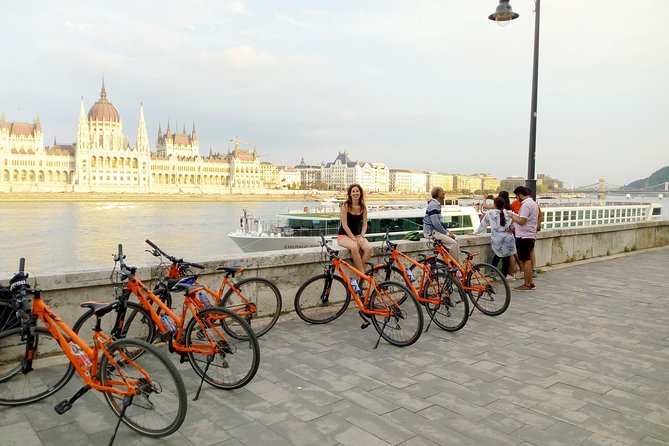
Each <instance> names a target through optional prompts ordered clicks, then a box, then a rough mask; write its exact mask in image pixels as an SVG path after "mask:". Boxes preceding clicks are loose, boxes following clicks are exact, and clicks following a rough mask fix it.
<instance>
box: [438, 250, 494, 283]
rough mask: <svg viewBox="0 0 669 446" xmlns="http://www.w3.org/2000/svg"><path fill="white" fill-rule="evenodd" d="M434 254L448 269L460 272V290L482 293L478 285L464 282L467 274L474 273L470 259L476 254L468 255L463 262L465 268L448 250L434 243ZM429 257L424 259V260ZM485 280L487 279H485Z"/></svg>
mask: <svg viewBox="0 0 669 446" xmlns="http://www.w3.org/2000/svg"><path fill="white" fill-rule="evenodd" d="M434 252H435V253H436V254H437V255H439V256H440V257H441V260H443V261H444V263H446V265H448V267H449V268H456V269H457V270H458V271H460V274H462V280H460V283H461V285H462V289H463V290H465V291H484V290H485V288H484V287H482V286H480V285H478V286H477V285H472V284H468V283H467V280H464V279H465V278H466V277H467V274H468V273H470V272H472V271H474V264H473V263H472V259H473V258H474V256H477V255H478V253H476V252H475V253H469V254H468V255H467V259H466V260H465V266H464V267H463V266H462V265H460V264H459V263H458V261H457V260H455V257H453V256H452V255H451V253H450V252H448V249H446V248H445V247H444V245H442V244H441V243H435V244H434ZM427 258H429V257H426V259H427ZM486 280H487V279H486Z"/></svg>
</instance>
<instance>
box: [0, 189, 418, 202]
mask: <svg viewBox="0 0 669 446" xmlns="http://www.w3.org/2000/svg"><path fill="white" fill-rule="evenodd" d="M344 196H345V193H344V192H334V191H300V190H296V191H274V190H268V191H263V192H262V193H257V194H242V193H233V194H139V193H138V194H129V193H118V194H106V193H77V192H67V193H48V192H41V193H40V192H10V193H0V202H30V201H34V202H44V201H73V202H119V201H122V202H145V201H149V202H151V201H156V202H159V201H165V202H172V201H174V202H178V201H187V202H225V203H235V202H262V201H320V200H323V199H326V198H344ZM428 198H429V194H428V193H424V194H404V193H394V192H387V193H381V192H372V193H367V194H366V199H367V201H422V200H427V199H428Z"/></svg>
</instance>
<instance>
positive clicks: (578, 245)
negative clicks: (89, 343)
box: [0, 220, 669, 322]
mask: <svg viewBox="0 0 669 446" xmlns="http://www.w3.org/2000/svg"><path fill="white" fill-rule="evenodd" d="M459 240H460V246H461V247H462V249H467V250H469V251H472V252H477V253H479V254H480V255H479V257H478V261H479V262H490V260H491V258H492V250H491V248H490V236H489V235H486V234H484V235H478V236H462V237H460V238H459ZM399 243H400V249H401V250H402V251H403V252H404V253H406V254H408V255H410V256H413V257H415V256H416V255H417V254H418V253H421V252H428V248H427V245H426V243H425V242H424V241H420V242H410V241H400V242H399ZM372 245H373V247H374V256H375V259H377V260H378V259H380V258H382V257H383V256H384V255H385V252H384V251H383V250H382V249H381V243H380V242H377V243H373V244H372ZM666 245H669V220H667V221H665V220H662V221H647V222H636V223H624V224H615V225H608V226H597V227H593V226H589V227H579V228H571V229H556V230H547V231H542V232H540V233H539V234H538V238H537V243H536V253H537V266H538V267H542V266H554V265H559V264H565V263H571V262H574V261H581V260H587V259H592V258H596V257H603V256H610V255H614V254H620V253H625V252H632V251H637V250H641V249H648V248H654V247H659V246H666ZM183 255H184V256H185V257H186V258H187V259H189V260H191V261H194V262H198V263H202V264H203V265H204V266H205V269H204V270H203V271H202V272H201V274H200V278H201V280H202V282H203V283H205V284H207V285H208V286H210V288H212V289H216V290H217V289H218V284H219V283H220V282H221V280H222V277H223V275H222V274H221V273H218V272H216V271H215V270H216V267H217V266H219V265H229V266H231V265H241V266H243V267H244V268H245V269H246V271H245V272H244V273H243V275H242V277H252V276H259V277H264V278H266V279H268V280H271V281H273V282H274V283H275V284H276V285H277V287H278V288H279V290H280V291H281V295H282V298H283V308H284V310H285V311H291V310H292V308H293V299H294V296H295V292H296V291H297V289H298V288H299V287H300V285H302V283H304V282H305V281H306V280H307V279H308V278H309V277H311V276H313V275H316V274H319V273H320V272H322V266H321V262H322V261H323V260H325V259H324V257H323V253H322V252H321V249H320V248H303V249H294V250H289V251H270V252H260V253H244V254H235V255H228V256H222V257H221V258H218V259H204V260H203V259H198V258H197V257H196V254H195V253H183ZM341 257H342V258H349V256H348V253H347V252H346V250H342V252H341ZM28 260H29V259H28ZM134 260H135V259H128V263H129V264H134V265H135V266H137V267H138V270H137V275H138V277H139V278H140V279H141V280H142V281H143V282H145V283H147V282H150V281H151V280H152V279H154V278H155V277H157V271H156V268H155V264H145V263H144V264H142V263H138V262H134ZM111 269H112V268H111V265H110V268H109V269H107V270H95V271H81V272H75V273H65V274H51V275H49V274H46V275H41V276H40V275H38V277H37V278H36V279H37V286H39V287H40V288H41V289H42V290H44V292H45V293H44V298H45V300H46V301H47V302H48V303H49V305H51V306H52V307H53V308H54V309H55V310H56V311H57V312H58V313H59V314H60V316H61V317H62V318H63V319H65V320H66V321H68V322H74V320H76V318H77V317H78V316H79V315H80V314H81V309H80V308H79V305H80V303H81V302H83V301H86V300H99V301H107V300H111V299H113V298H114V296H115V292H114V288H115V285H113V284H112V283H111V281H110V274H111ZM8 279H9V277H0V283H2V284H7V281H8ZM34 280H35V278H32V280H31V284H33V285H34V284H35V282H34Z"/></svg>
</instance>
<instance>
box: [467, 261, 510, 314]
mask: <svg viewBox="0 0 669 446" xmlns="http://www.w3.org/2000/svg"><path fill="white" fill-rule="evenodd" d="M465 285H466V286H465V288H473V289H467V294H469V298H470V299H471V301H472V303H473V304H474V306H475V307H476V308H478V309H479V310H480V311H481V313H483V314H486V315H488V316H499V315H500V314H502V313H504V312H505V311H506V309H507V308H509V303H510V302H511V288H510V287H509V282H507V281H506V278H505V277H504V275H502V272H501V271H500V270H498V269H497V268H495V267H494V266H492V265H489V264H487V263H479V264H476V265H474V267H473V269H472V271H470V272H469V273H467V278H466V280H465Z"/></svg>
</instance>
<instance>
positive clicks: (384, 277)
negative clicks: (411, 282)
mask: <svg viewBox="0 0 669 446" xmlns="http://www.w3.org/2000/svg"><path fill="white" fill-rule="evenodd" d="M412 266H413V265H412ZM365 274H367V275H368V276H374V280H376V283H381V282H388V281H389V280H390V281H393V282H399V283H404V282H406V280H405V279H404V275H403V274H402V271H400V269H399V268H398V267H396V266H393V267H391V268H390V271H388V270H387V269H386V265H382V264H378V265H374V266H373V267H371V268H369V269H368V270H367V271H365Z"/></svg>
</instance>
